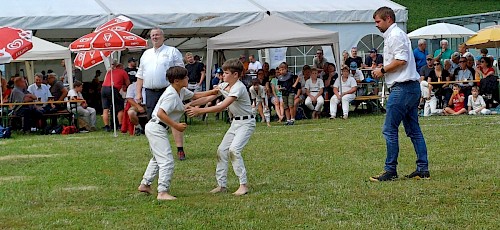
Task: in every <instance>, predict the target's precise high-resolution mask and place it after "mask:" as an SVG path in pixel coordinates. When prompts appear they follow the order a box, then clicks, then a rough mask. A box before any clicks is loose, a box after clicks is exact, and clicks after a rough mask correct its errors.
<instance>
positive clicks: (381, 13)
mask: <svg viewBox="0 0 500 230" xmlns="http://www.w3.org/2000/svg"><path fill="white" fill-rule="evenodd" d="M376 16H378V17H379V18H381V19H382V20H386V19H387V17H389V18H391V19H392V21H393V22H396V15H395V14H394V11H393V10H392V9H391V8H389V7H387V6H383V7H380V8H378V10H377V11H375V13H373V18H375V17H376Z"/></svg>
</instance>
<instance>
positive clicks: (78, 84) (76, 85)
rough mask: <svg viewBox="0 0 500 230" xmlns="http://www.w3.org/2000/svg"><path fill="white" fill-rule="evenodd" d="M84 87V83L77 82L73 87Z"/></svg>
mask: <svg viewBox="0 0 500 230" xmlns="http://www.w3.org/2000/svg"><path fill="white" fill-rule="evenodd" d="M82 85H83V83H82V82H81V81H75V82H74V83H73V87H80V86H82Z"/></svg>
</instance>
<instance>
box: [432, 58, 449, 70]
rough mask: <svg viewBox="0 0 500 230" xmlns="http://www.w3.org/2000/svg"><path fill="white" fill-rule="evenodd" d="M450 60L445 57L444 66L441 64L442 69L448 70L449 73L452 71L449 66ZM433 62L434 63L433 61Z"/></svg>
mask: <svg viewBox="0 0 500 230" xmlns="http://www.w3.org/2000/svg"><path fill="white" fill-rule="evenodd" d="M451 63H452V62H451V60H450V59H446V60H444V66H443V70H446V71H448V72H449V73H453V71H452V68H451ZM434 64H435V63H434Z"/></svg>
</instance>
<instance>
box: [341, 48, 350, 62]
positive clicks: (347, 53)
mask: <svg viewBox="0 0 500 230" xmlns="http://www.w3.org/2000/svg"><path fill="white" fill-rule="evenodd" d="M348 58H349V52H347V50H344V51H342V63H347V59H348Z"/></svg>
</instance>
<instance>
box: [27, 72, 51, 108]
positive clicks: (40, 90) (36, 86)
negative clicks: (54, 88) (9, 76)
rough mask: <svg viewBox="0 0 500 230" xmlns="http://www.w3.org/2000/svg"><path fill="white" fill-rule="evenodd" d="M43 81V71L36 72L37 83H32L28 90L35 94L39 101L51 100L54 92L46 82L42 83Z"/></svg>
mask: <svg viewBox="0 0 500 230" xmlns="http://www.w3.org/2000/svg"><path fill="white" fill-rule="evenodd" d="M42 82H43V75H42V74H41V73H36V74H35V83H33V84H31V85H30V86H29V87H28V92H30V93H31V94H33V95H35V96H36V97H37V98H38V100H39V101H41V102H44V103H45V102H47V101H48V100H49V97H52V94H51V93H50V87H49V86H47V85H45V84H42Z"/></svg>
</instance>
